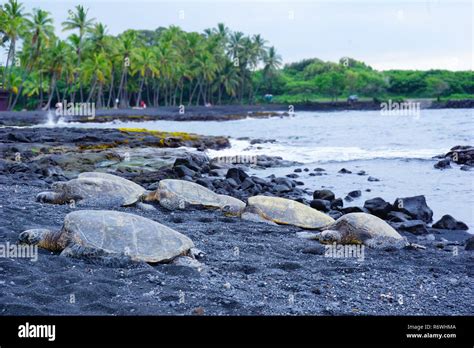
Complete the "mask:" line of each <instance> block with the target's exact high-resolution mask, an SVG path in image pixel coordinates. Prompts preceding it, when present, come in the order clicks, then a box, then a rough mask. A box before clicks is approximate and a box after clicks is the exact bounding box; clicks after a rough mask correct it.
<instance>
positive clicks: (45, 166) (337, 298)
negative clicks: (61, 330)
mask: <svg viewBox="0 0 474 348" xmlns="http://www.w3.org/2000/svg"><path fill="white" fill-rule="evenodd" d="M0 140H1V141H0V144H1V148H0V152H1V154H2V157H1V158H2V160H1V161H0V190H1V191H2V192H1V193H2V194H1V196H0V197H1V199H0V205H1V206H2V211H3V214H2V221H1V223H0V238H1V239H2V241H3V242H9V243H16V241H17V239H18V234H19V233H20V232H21V231H23V230H25V229H29V228H52V229H58V228H60V227H61V225H62V223H63V220H64V217H65V215H66V214H67V213H69V212H72V211H75V210H78V209H97V206H94V205H90V203H84V204H83V203H80V202H79V203H78V204H77V206H73V207H71V206H70V205H67V204H66V205H52V204H44V203H40V202H37V201H35V196H36V195H37V194H38V193H39V192H41V191H44V190H45V189H48V188H50V186H51V184H52V183H54V182H57V181H67V180H69V179H72V178H75V177H77V175H78V174H79V173H81V172H85V171H101V172H109V173H113V174H115V175H117V176H120V177H123V178H126V179H129V180H131V181H133V182H135V183H138V184H140V185H141V186H143V187H144V188H145V189H147V190H154V189H156V188H157V184H158V182H159V181H160V180H162V179H165V178H176V179H181V180H186V181H192V182H195V183H197V184H200V185H202V186H204V187H206V188H209V189H210V190H212V191H214V192H216V193H218V194H225V195H230V196H233V197H236V198H239V199H241V200H243V201H247V199H248V198H249V197H251V196H255V195H270V196H277V197H284V198H289V199H292V200H296V201H299V202H301V203H304V204H305V205H308V206H310V207H312V208H313V209H316V210H319V211H321V212H323V213H326V214H328V215H330V216H332V217H333V218H338V217H340V216H342V215H344V214H348V213H352V212H365V213H369V214H371V215H375V216H377V217H379V218H381V219H383V220H385V221H387V222H388V223H389V224H390V225H391V226H393V227H394V228H395V229H396V230H397V231H398V232H399V233H400V234H401V235H402V236H404V237H406V238H407V239H408V241H410V242H412V243H416V245H418V246H419V247H417V248H404V249H401V250H395V251H383V250H376V249H370V248H368V249H366V252H365V257H364V259H363V260H360V259H357V258H337V257H336V258H335V257H327V255H325V247H324V246H323V245H322V244H320V243H319V242H317V241H314V240H309V239H307V238H305V236H307V234H304V233H303V234H302V233H300V232H303V231H302V230H301V229H300V228H297V227H294V226H281V225H276V224H262V223H257V222H251V221H246V220H242V219H239V218H238V217H228V216H225V215H223V214H222V213H221V212H218V211H208V210H195V209H192V210H189V211H173V212H170V211H168V210H166V209H163V208H162V207H160V206H159V205H156V204H152V205H153V208H154V209H150V210H149V209H143V208H141V207H139V206H132V207H120V208H114V210H117V211H123V212H129V213H133V214H136V215H140V216H144V217H147V218H150V219H152V220H155V221H158V222H160V223H163V224H165V225H166V226H169V227H171V228H173V229H175V230H177V231H179V232H181V233H183V234H185V235H186V236H188V237H190V238H191V239H192V240H193V241H194V243H195V244H196V247H197V248H199V249H200V250H202V251H203V253H204V255H205V256H204V257H203V258H202V260H201V262H202V264H203V265H204V268H203V269H202V270H199V271H198V270H196V269H195V268H193V267H187V266H182V265H175V264H158V265H154V266H152V265H149V264H145V263H138V264H131V265H126V266H123V267H105V266H104V265H101V264H94V263H91V262H88V261H87V260H78V259H69V258H63V257H58V255H57V254H55V253H51V252H48V251H45V250H41V251H40V258H39V260H38V261H37V262H31V261H29V260H25V259H15V258H1V259H0V274H1V275H2V279H4V281H3V283H1V284H0V287H2V288H3V289H2V290H3V291H2V292H0V304H1V309H0V313H1V314H2V315H14V314H15V315H26V314H33V315H37V314H100V315H104V314H105V315H111V314H115V315H137V314H138V315H150V314H151V315H158V314H187V315H200V314H217V315H259V314H260V315H275V314H278V315H279V314H316V315H361V314H362V315H364V314H365V315H369V314H370V315H374V314H375V315H461V314H466V315H469V314H472V313H473V305H472V301H471V297H472V288H473V285H474V282H473V279H472V277H473V275H474V273H473V272H472V270H473V269H474V268H473V267H472V266H473V261H474V256H473V253H472V249H473V248H474V246H473V242H472V240H473V239H472V237H471V235H470V234H469V233H467V232H466V229H467V226H466V225H465V224H464V223H463V222H461V221H457V220H456V219H455V217H451V216H449V215H445V216H443V217H442V218H441V219H440V220H439V221H436V222H434V223H433V221H432V216H433V212H432V211H431V209H430V208H429V206H428V204H427V203H426V200H425V198H424V197H423V196H421V195H419V194H418V193H414V195H413V196H411V197H400V198H398V199H396V200H395V201H394V202H393V203H391V202H386V201H385V200H384V199H383V198H381V197H375V198H372V199H369V200H366V201H365V203H364V205H363V206H361V207H345V202H349V201H350V200H351V199H353V198H354V197H358V196H359V195H360V192H358V191H357V190H355V191H353V192H350V193H349V194H348V195H347V196H346V197H340V198H337V197H336V196H335V195H334V193H332V192H331V191H329V190H324V189H323V190H311V189H309V188H304V186H305V185H304V183H303V182H301V181H299V180H298V179H299V178H298V172H300V171H305V172H311V173H314V175H315V176H317V175H327V173H325V170H324V168H305V167H301V169H297V170H295V172H294V173H289V174H288V175H287V176H285V177H275V176H269V177H266V178H262V177H256V176H250V175H249V174H248V173H247V170H246V167H245V166H244V165H236V164H229V163H222V162H216V161H211V160H209V158H208V157H207V156H206V155H205V153H204V152H203V150H205V149H223V148H226V147H228V146H229V141H228V139H227V138H224V137H207V136H200V135H196V134H187V133H165V132H152V131H146V130H142V129H117V130H112V129H71V128H2V129H0ZM181 146H186V148H179V147H181ZM458 150H459V151H464V150H466V149H464V148H453V149H452V150H451V151H450V154H448V157H449V156H452V155H453V152H456V151H458ZM463 154H464V152H462V154H458V155H457V156H458V158H463V159H464V158H465V156H464V155H463ZM451 158H452V157H451ZM465 162H468V163H470V162H469V161H468V160H466V161H465ZM285 164H286V163H285V162H284V161H283V160H282V159H280V158H272V157H266V156H262V157H260V158H259V159H258V161H257V165H258V166H261V167H271V166H278V165H285ZM463 164H464V165H466V163H464V162H463ZM340 172H341V173H345V174H347V175H350V174H351V173H350V172H349V171H348V170H346V169H341V171H340ZM355 174H358V173H355ZM355 174H354V175H355ZM359 174H360V175H365V173H359ZM371 181H376V178H372V180H370V178H369V179H368V182H371ZM71 294H73V295H74V298H75V299H76V301H75V302H74V303H71V302H70V301H69V299H70V296H71ZM183 294H184V295H183ZM183 296H184V300H183V298H182V297H183Z"/></svg>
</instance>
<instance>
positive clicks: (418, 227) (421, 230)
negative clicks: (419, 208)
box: [392, 220, 430, 235]
mask: <svg viewBox="0 0 474 348" xmlns="http://www.w3.org/2000/svg"><path fill="white" fill-rule="evenodd" d="M392 225H393V227H394V228H395V229H396V230H399V231H404V232H410V233H412V234H416V235H424V234H429V233H430V232H429V231H428V229H427V228H426V224H425V222H424V221H421V220H410V221H406V222H400V223H395V224H392Z"/></svg>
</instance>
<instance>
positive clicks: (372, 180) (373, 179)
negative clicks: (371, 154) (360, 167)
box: [367, 176, 380, 182]
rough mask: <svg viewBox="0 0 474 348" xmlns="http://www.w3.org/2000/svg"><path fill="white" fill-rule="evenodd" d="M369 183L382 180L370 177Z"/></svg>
mask: <svg viewBox="0 0 474 348" xmlns="http://www.w3.org/2000/svg"><path fill="white" fill-rule="evenodd" d="M367 181H371V182H374V181H380V179H377V178H375V177H373V176H369V177H368V178H367Z"/></svg>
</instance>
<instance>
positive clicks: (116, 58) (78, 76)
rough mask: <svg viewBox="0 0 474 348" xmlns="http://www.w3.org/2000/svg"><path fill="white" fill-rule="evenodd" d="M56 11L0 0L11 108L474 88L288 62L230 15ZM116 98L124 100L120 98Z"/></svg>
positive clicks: (452, 81) (457, 75) (439, 93)
mask: <svg viewBox="0 0 474 348" xmlns="http://www.w3.org/2000/svg"><path fill="white" fill-rule="evenodd" d="M53 24H54V23H53V20H52V18H51V14H50V13H49V12H47V11H43V10H41V9H34V10H33V12H32V13H25V10H24V7H23V5H22V4H21V3H19V2H18V0H8V1H7V2H6V3H5V4H4V5H0V46H2V47H4V49H5V50H6V51H7V58H6V64H5V66H4V67H0V85H1V86H2V87H3V89H5V90H6V91H7V92H8V93H9V107H10V109H22V108H28V109H35V108H36V109H38V108H43V109H49V108H52V107H54V105H56V103H57V102H59V101H64V100H66V101H67V102H68V103H78V102H90V103H95V105H96V107H97V108H111V107H115V106H117V107H124V108H125V107H131V106H140V105H141V103H142V102H145V103H146V104H147V105H148V106H155V107H156V106H163V105H165V106H177V105H192V104H195V105H204V104H208V103H210V104H230V103H255V102H264V95H265V94H273V95H274V99H273V102H281V103H299V102H311V101H326V100H338V99H340V98H344V99H345V98H347V96H349V95H352V94H357V95H358V96H359V100H364V99H373V98H378V99H381V98H387V97H390V98H392V99H394V98H397V99H402V98H407V97H410V98H429V97H430V98H440V99H446V98H450V96H451V95H452V96H453V97H454V98H461V96H462V97H466V96H467V97H470V98H472V95H473V94H474V78H473V77H474V76H473V72H472V71H466V72H451V71H444V70H431V71H396V70H393V71H385V72H378V71H376V70H373V69H372V68H371V67H369V66H367V65H366V64H364V63H362V62H359V61H356V60H354V59H351V58H342V59H341V60H340V61H339V62H338V63H332V62H323V61H321V60H319V59H306V60H303V61H300V62H297V63H292V64H288V65H286V66H284V67H283V68H281V62H282V60H281V57H280V56H279V55H278V53H277V52H276V50H275V48H274V47H267V43H266V41H265V40H264V39H263V38H262V37H261V36H260V35H258V34H257V35H253V36H246V35H244V34H243V33H242V32H232V31H231V30H229V28H227V27H226V26H225V25H224V24H221V23H220V24H218V25H217V27H216V28H211V29H206V30H205V31H204V32H203V33H196V32H184V31H183V30H181V29H180V28H179V27H176V26H171V27H169V28H162V27H160V28H158V29H156V30H154V31H151V30H139V31H137V30H127V31H125V32H123V33H122V34H120V35H118V36H112V35H109V34H108V33H107V27H106V26H105V25H104V24H102V23H98V22H97V21H96V20H95V19H93V18H91V16H90V15H89V13H88V10H87V9H85V8H83V7H82V6H76V7H75V8H74V9H72V10H71V11H70V12H69V17H68V19H67V20H66V21H64V22H63V23H61V25H62V29H63V31H65V32H68V33H70V35H69V37H68V38H67V39H66V40H60V39H59V38H58V37H57V36H56V34H55V33H54V26H53ZM116 100H118V101H119V103H118V105H116Z"/></svg>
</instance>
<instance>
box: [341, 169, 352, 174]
mask: <svg viewBox="0 0 474 348" xmlns="http://www.w3.org/2000/svg"><path fill="white" fill-rule="evenodd" d="M338 173H341V174H352V172H351V171H350V170H347V169H346V168H342V169H341V170H340V171H338Z"/></svg>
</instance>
